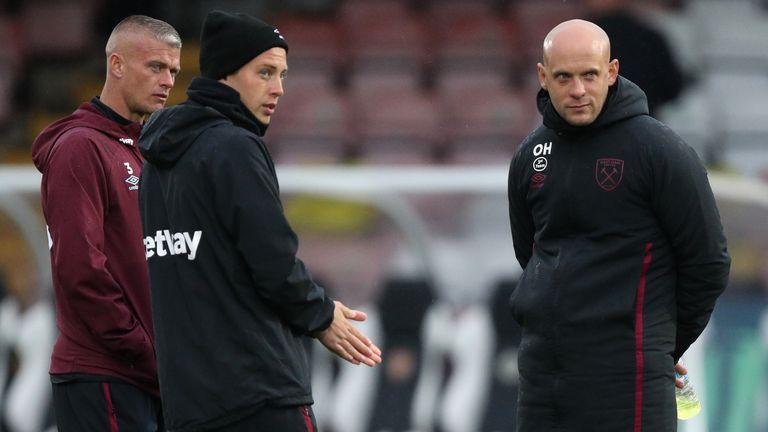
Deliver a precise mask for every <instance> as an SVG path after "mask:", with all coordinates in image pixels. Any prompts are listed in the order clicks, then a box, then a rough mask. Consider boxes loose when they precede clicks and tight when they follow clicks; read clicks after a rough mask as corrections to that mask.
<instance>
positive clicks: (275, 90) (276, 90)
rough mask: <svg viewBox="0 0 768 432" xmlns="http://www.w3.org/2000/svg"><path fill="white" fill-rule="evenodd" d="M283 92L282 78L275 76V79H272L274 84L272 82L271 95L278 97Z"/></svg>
mask: <svg viewBox="0 0 768 432" xmlns="http://www.w3.org/2000/svg"><path fill="white" fill-rule="evenodd" d="M283 93H284V91H283V78H281V77H277V79H276V80H274V84H272V95H274V96H277V97H280V96H282V95H283Z"/></svg>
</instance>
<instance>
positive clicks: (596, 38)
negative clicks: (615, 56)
mask: <svg viewBox="0 0 768 432" xmlns="http://www.w3.org/2000/svg"><path fill="white" fill-rule="evenodd" d="M575 51H586V52H590V53H598V54H599V55H601V56H602V57H604V58H605V60H606V61H609V60H610V57H611V41H610V39H609V38H608V34H606V33H605V30H603V29H602V28H600V27H599V26H598V25H597V24H594V23H591V22H589V21H584V20H580V19H574V20H570V21H565V22H562V23H560V24H558V25H557V26H555V28H553V29H552V30H550V32H549V33H548V34H547V37H545V38H544V46H543V58H542V62H543V63H544V64H545V65H546V64H548V63H549V58H550V57H551V56H552V55H557V54H558V53H559V52H568V53H573V52H575Z"/></svg>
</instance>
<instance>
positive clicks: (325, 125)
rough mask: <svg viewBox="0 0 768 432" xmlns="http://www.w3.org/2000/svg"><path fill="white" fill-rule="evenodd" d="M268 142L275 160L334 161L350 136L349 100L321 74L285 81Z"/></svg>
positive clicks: (293, 161) (280, 161)
mask: <svg viewBox="0 0 768 432" xmlns="http://www.w3.org/2000/svg"><path fill="white" fill-rule="evenodd" d="M284 90H285V94H284V95H283V96H282V97H281V98H280V101H279V103H278V109H277V112H276V113H275V117H274V121H273V122H271V124H270V126H269V130H268V131H267V135H266V138H267V144H268V145H269V147H270V151H272V152H273V154H274V157H275V160H276V162H277V163H333V162H338V161H340V160H341V159H342V157H343V154H344V152H345V149H346V147H347V146H348V145H349V142H350V140H351V139H352V135H351V133H352V128H351V124H350V112H349V101H348V99H347V98H346V97H345V95H344V93H342V92H340V91H338V90H337V89H336V88H334V87H333V86H332V85H331V84H329V83H328V81H327V77H324V76H322V75H314V76H312V75H303V76H293V75H289V77H288V78H287V79H286V80H285V84H284Z"/></svg>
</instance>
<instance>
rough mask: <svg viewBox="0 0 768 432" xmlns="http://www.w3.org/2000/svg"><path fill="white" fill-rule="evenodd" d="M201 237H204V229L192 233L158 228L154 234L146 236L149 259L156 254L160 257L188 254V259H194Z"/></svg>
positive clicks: (145, 243)
mask: <svg viewBox="0 0 768 432" xmlns="http://www.w3.org/2000/svg"><path fill="white" fill-rule="evenodd" d="M201 238H203V232H202V231H195V232H193V233H192V234H190V233H188V232H186V231H185V232H177V233H172V232H171V231H170V230H167V229H166V230H157V231H156V232H155V235H154V236H146V237H144V248H145V249H146V252H147V259H150V258H152V257H153V256H155V255H157V256H159V257H164V256H166V255H186V256H187V259H188V260H190V261H192V260H194V259H195V257H196V256H197V247H198V246H200V239H201Z"/></svg>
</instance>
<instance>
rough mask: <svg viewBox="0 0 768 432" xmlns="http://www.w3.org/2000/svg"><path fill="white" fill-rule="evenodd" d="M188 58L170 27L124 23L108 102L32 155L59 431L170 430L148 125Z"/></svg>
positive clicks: (64, 125)
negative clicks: (48, 275) (159, 337)
mask: <svg viewBox="0 0 768 432" xmlns="http://www.w3.org/2000/svg"><path fill="white" fill-rule="evenodd" d="M180 51H181V39H180V37H179V35H178V33H177V32H176V30H175V29H174V28H173V27H172V26H170V25H169V24H168V23H166V22H163V21H159V20H156V19H154V18H150V17H147V16H143V15H133V16H130V17H128V18H126V19H124V20H123V21H121V22H120V23H119V24H117V26H116V27H115V28H114V30H113V31H112V34H111V35H110V37H109V40H108V41H107V44H106V56H107V75H106V80H105V82H104V87H103V90H102V92H101V95H100V96H98V97H94V98H93V99H91V100H90V101H89V102H85V103H83V104H82V105H80V106H79V107H78V109H77V110H76V111H75V112H74V113H72V114H71V115H70V116H68V117H65V118H63V119H61V120H58V121H57V122H55V123H53V124H51V125H50V126H48V128H46V129H45V130H44V131H43V132H42V133H41V134H40V135H39V136H38V137H37V139H36V140H35V142H34V143H33V144H32V158H33V161H34V163H35V166H36V167H37V169H38V170H40V172H42V173H43V179H42V185H41V197H42V206H43V213H44V215H45V220H46V223H47V225H48V233H49V247H50V252H51V266H52V277H53V287H54V294H55V302H56V323H57V327H58V329H59V336H58V338H57V340H56V343H55V345H54V348H53V354H52V356H51V366H50V371H49V372H50V375H51V381H52V383H53V401H54V410H55V412H56V421H57V423H58V428H59V431H60V432H67V431H76V432H83V431H106V430H118V429H120V430H132V431H156V430H163V429H162V415H161V409H160V401H159V387H158V382H157V366H156V360H155V350H154V335H153V325H152V316H151V311H150V295H149V281H148V272H147V264H146V258H145V256H144V248H143V244H142V235H141V221H140V219H139V209H138V194H139V191H138V182H139V175H140V174H141V167H142V163H143V158H142V156H141V153H140V152H139V148H138V138H139V132H140V131H141V127H142V122H143V121H144V118H145V117H146V116H147V115H148V114H150V113H152V112H154V111H156V110H158V109H160V108H162V107H163V106H164V105H165V101H166V100H167V98H168V94H169V92H170V90H171V88H172V87H173V84H174V80H175V76H176V74H177V73H178V72H179V67H180V66H179V57H180Z"/></svg>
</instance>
